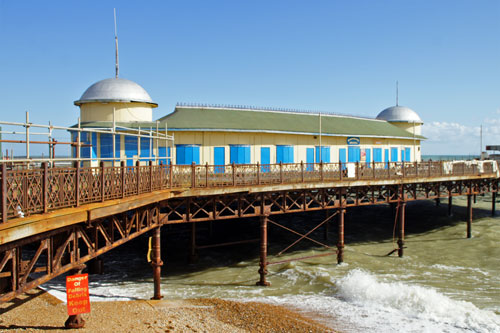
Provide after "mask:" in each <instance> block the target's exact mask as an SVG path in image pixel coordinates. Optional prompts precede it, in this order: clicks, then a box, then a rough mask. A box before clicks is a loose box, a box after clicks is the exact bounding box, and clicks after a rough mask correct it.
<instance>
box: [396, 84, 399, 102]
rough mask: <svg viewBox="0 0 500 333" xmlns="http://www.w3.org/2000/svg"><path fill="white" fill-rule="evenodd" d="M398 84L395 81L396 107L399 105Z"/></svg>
mask: <svg viewBox="0 0 500 333" xmlns="http://www.w3.org/2000/svg"><path fill="white" fill-rule="evenodd" d="M398 100H399V82H398V81H396V106H398V105H399V104H398V103H399V101H398Z"/></svg>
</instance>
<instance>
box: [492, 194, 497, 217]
mask: <svg viewBox="0 0 500 333" xmlns="http://www.w3.org/2000/svg"><path fill="white" fill-rule="evenodd" d="M496 201H497V192H491V216H495V211H496V207H495V205H496Z"/></svg>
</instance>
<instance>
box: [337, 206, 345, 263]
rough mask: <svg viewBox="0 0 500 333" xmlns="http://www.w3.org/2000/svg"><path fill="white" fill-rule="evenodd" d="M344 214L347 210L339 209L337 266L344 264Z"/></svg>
mask: <svg viewBox="0 0 500 333" xmlns="http://www.w3.org/2000/svg"><path fill="white" fill-rule="evenodd" d="M344 214H345V208H343V207H342V208H340V209H339V236H338V242H337V264H339V265H340V264H341V263H343V262H344Z"/></svg>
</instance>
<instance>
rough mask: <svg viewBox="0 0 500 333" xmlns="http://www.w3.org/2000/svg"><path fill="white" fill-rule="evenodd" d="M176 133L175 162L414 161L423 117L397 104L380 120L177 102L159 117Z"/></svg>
mask: <svg viewBox="0 0 500 333" xmlns="http://www.w3.org/2000/svg"><path fill="white" fill-rule="evenodd" d="M160 123H162V124H165V123H166V124H168V129H169V131H170V132H173V133H174V134H175V151H174V152H173V156H172V159H173V160H174V161H175V163H176V164H191V163H196V164H206V163H208V164H213V165H224V164H231V163H235V164H254V163H260V164H274V163H300V162H304V163H307V164H308V165H310V164H313V163H319V162H324V163H330V162H344V163H345V162H360V163H366V165H370V163H372V162H403V161H404V162H416V161H420V159H421V152H420V142H421V140H423V139H425V138H424V137H423V136H422V135H421V125H422V121H421V120H420V117H419V116H418V115H417V114H416V112H414V111H413V110H411V109H409V108H406V107H401V106H394V107H391V108H388V109H385V110H383V111H382V112H381V113H380V114H379V115H378V117H377V118H376V119H371V118H363V117H355V116H347V115H337V114H330V113H317V112H316V113H314V112H301V111H294V110H284V109H267V108H252V107H243V106H242V107H234V106H219V105H189V104H184V105H182V104H181V105H177V106H176V108H175V110H174V112H173V113H171V114H169V115H167V116H165V117H162V118H160Z"/></svg>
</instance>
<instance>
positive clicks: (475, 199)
mask: <svg viewBox="0 0 500 333" xmlns="http://www.w3.org/2000/svg"><path fill="white" fill-rule="evenodd" d="M474 203H477V198H476V195H475V194H474Z"/></svg>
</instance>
